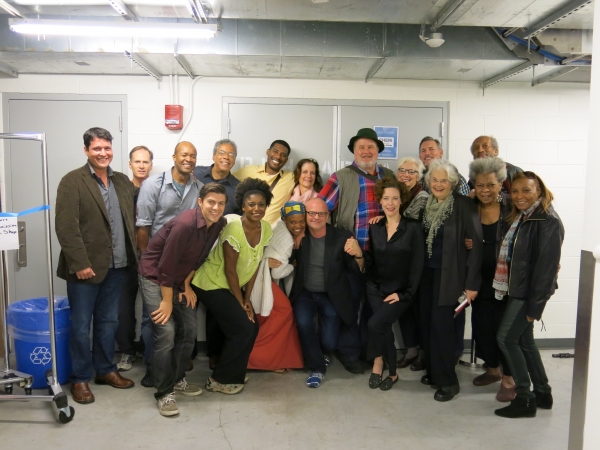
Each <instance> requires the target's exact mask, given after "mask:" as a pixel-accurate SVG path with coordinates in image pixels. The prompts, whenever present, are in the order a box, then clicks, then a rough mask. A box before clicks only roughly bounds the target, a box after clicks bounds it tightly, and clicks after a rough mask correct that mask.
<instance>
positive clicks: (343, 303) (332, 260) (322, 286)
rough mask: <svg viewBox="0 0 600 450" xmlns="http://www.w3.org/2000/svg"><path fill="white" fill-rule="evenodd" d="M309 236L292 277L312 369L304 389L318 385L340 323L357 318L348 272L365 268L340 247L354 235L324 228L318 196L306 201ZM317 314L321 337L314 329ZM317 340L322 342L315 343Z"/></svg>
mask: <svg viewBox="0 0 600 450" xmlns="http://www.w3.org/2000/svg"><path fill="white" fill-rule="evenodd" d="M306 215H307V225H308V233H307V234H306V236H304V238H303V239H302V244H301V246H300V249H299V251H298V256H297V261H296V262H297V265H296V276H295V278H294V284H293V286H292V291H291V293H290V299H291V301H292V306H293V308H294V317H295V318H296V324H297V326H298V337H299V338H300V345H301V347H302V353H303V355H304V359H305V361H306V363H307V365H308V366H309V368H310V370H311V374H310V376H309V377H308V378H307V379H306V385H307V386H308V387H312V388H317V387H319V386H320V385H321V382H322V381H323V377H324V376H325V372H326V370H327V364H328V360H327V359H326V356H324V354H323V353H325V354H330V353H331V352H333V350H334V349H335V347H336V344H337V340H338V334H339V331H340V327H341V326H342V323H345V324H346V325H350V324H351V323H352V322H353V321H355V320H356V313H355V310H354V305H353V302H352V297H351V295H352V294H351V291H350V282H349V280H348V272H356V273H358V272H359V271H360V270H362V268H363V264H364V259H363V257H362V254H361V255H359V256H354V257H353V256H350V255H349V254H348V253H346V252H345V251H344V246H345V245H346V241H347V240H348V239H349V238H352V233H350V232H349V231H346V230H341V229H339V228H334V227H332V226H331V225H328V224H327V218H328V216H329V211H328V210H327V204H326V203H325V202H324V201H323V200H322V199H320V198H314V199H312V200H309V201H308V202H306ZM317 313H318V314H319V328H320V333H317V330H316V329H315V325H314V317H315V314H317ZM319 336H320V337H321V342H320V343H319Z"/></svg>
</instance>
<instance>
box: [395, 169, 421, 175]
mask: <svg viewBox="0 0 600 450" xmlns="http://www.w3.org/2000/svg"><path fill="white" fill-rule="evenodd" d="M398 172H399V173H407V174H409V175H416V174H417V173H419V172H417V171H416V170H412V169H404V168H400V169H398Z"/></svg>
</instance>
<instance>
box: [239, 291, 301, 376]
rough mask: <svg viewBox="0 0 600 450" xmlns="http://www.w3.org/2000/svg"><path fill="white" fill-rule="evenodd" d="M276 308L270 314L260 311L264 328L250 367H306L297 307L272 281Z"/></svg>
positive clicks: (259, 333)
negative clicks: (294, 307)
mask: <svg viewBox="0 0 600 450" xmlns="http://www.w3.org/2000/svg"><path fill="white" fill-rule="evenodd" d="M271 288H272V289H273V309H272V310H271V314H269V315H268V316H266V317H263V316H260V315H258V314H257V315H256V317H258V322H259V323H260V328H259V331H258V336H257V338H256V341H255V342H254V348H253V349H252V353H250V359H249V360H248V369H258V370H279V369H301V368H303V367H304V361H303V359H302V349H301V347H300V341H299V339H298V330H297V329H296V322H295V321H294V311H293V310H292V305H291V304H290V301H289V299H288V298H287V297H286V295H285V294H284V292H283V291H282V290H281V289H280V288H279V286H277V284H275V283H274V282H271Z"/></svg>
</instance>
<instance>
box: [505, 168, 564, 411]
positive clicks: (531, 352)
mask: <svg viewBox="0 0 600 450" xmlns="http://www.w3.org/2000/svg"><path fill="white" fill-rule="evenodd" d="M510 195H511V198H512V210H511V213H510V215H509V216H508V222H509V223H510V227H509V229H508V232H507V233H506V236H504V240H503V241H502V245H501V246H500V253H499V255H498V263H497V265H496V273H495V275H494V282H493V287H494V289H495V294H494V295H495V297H496V299H497V300H503V299H505V298H508V303H507V305H506V310H505V312H504V316H503V317H502V321H501V322H500V327H499V329H498V345H499V346H500V349H501V350H502V353H504V357H505V358H506V362H507V363H508V366H509V367H510V371H511V373H512V376H513V378H514V380H515V385H516V388H515V391H516V394H517V395H516V397H515V398H514V400H512V401H511V403H510V405H509V406H507V407H505V408H500V409H497V410H496V411H495V413H496V415H498V416H500V417H507V418H517V417H535V415H536V412H537V408H542V409H551V408H552V403H553V400H552V389H551V387H550V385H549V384H548V377H547V375H546V370H545V368H544V363H543V362H542V358H541V357H540V352H539V350H538V348H537V346H536V344H535V340H534V338H533V322H534V321H535V320H541V318H542V313H543V312H544V308H545V307H546V303H547V302H548V300H549V299H550V297H551V296H552V295H554V291H555V290H556V288H557V287H558V285H557V277H558V269H559V267H560V264H559V263H560V252H561V247H562V242H563V239H564V236H565V230H564V228H563V224H562V222H561V220H560V217H559V216H558V214H557V213H556V211H554V208H553V207H552V200H553V196H552V193H551V192H550V191H549V190H548V188H546V186H545V185H544V182H543V181H542V179H541V178H540V177H539V176H537V175H536V174H535V173H533V172H520V173H516V174H515V175H514V176H513V179H512V184H511V194H510ZM530 380H531V381H530ZM532 383H533V392H532V391H531V384H532Z"/></svg>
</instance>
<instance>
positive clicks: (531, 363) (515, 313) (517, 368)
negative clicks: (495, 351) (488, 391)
mask: <svg viewBox="0 0 600 450" xmlns="http://www.w3.org/2000/svg"><path fill="white" fill-rule="evenodd" d="M526 310H527V300H520V299H516V298H512V297H510V298H509V299H508V304H507V305H506V311H505V312H504V316H503V317H502V322H500V327H499V328H498V336H497V338H498V346H499V347H500V350H502V353H504V357H505V358H506V362H507V363H508V367H510V372H511V373H512V376H513V378H514V380H515V385H516V387H515V391H516V393H517V397H521V398H534V397H535V394H534V393H533V392H531V383H533V389H534V390H535V391H537V392H540V393H549V392H551V391H552V389H551V388H550V385H549V384H548V376H547V375H546V369H545V368H544V363H543V362H542V358H541V356H540V351H539V350H538V348H537V345H536V344H535V340H534V339H533V322H528V321H527V316H526ZM529 377H531V381H529Z"/></svg>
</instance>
